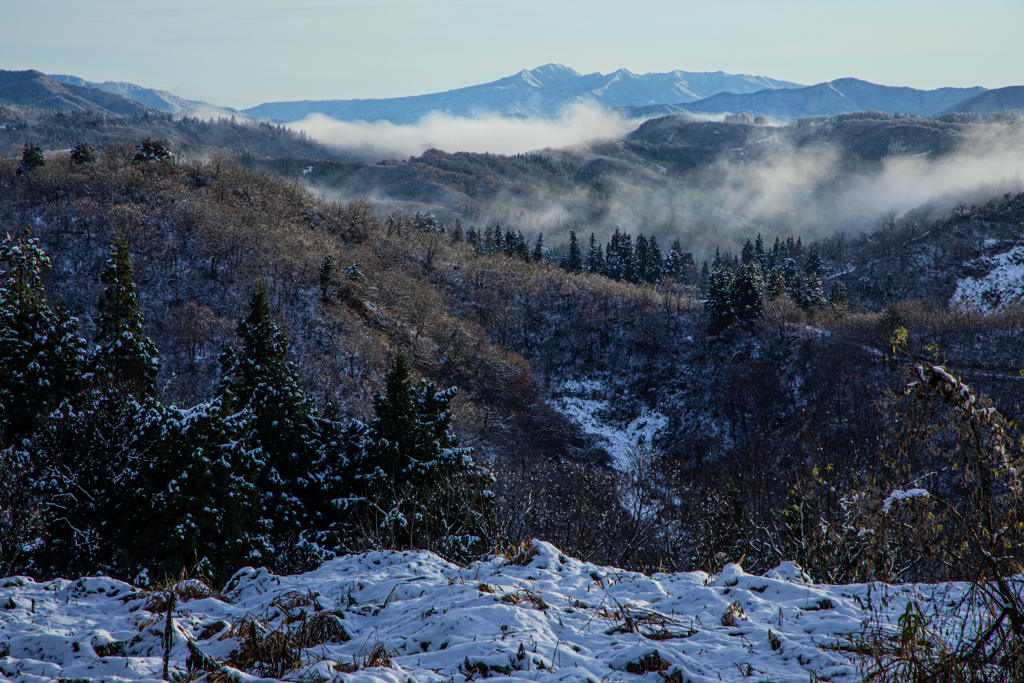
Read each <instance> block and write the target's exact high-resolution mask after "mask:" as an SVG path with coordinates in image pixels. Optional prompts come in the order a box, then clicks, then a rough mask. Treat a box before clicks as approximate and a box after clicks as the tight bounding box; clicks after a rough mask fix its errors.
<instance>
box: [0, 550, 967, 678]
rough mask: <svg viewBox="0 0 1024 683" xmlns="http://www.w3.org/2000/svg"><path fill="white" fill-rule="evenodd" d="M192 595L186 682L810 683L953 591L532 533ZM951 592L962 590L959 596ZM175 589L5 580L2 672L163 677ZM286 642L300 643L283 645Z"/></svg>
mask: <svg viewBox="0 0 1024 683" xmlns="http://www.w3.org/2000/svg"><path fill="white" fill-rule="evenodd" d="M192 588H193V591H192V594H191V595H183V597H182V598H181V600H179V602H178V604H177V607H176V608H175V609H174V610H173V612H172V616H173V622H172V629H173V630H172V631H171V632H172V634H173V636H172V638H171V643H170V645H171V647H170V649H169V670H170V671H169V673H170V674H171V679H172V680H179V679H181V678H183V677H184V676H185V674H186V672H187V671H188V670H189V669H192V670H193V673H194V675H199V674H200V673H202V671H203V670H205V671H209V672H211V673H212V674H213V675H214V677H216V678H218V679H220V680H234V681H247V682H249V681H257V680H260V679H259V678H254V676H262V677H272V678H275V679H277V678H280V679H285V680H292V681H312V680H321V681H344V682H346V683H409V682H412V683H468V681H471V680H475V679H477V678H481V677H486V676H488V675H496V674H500V675H501V676H503V677H509V678H513V679H520V680H529V681H545V682H549V683H555V682H556V681H558V682H559V683H594V682H596V681H606V682H609V683H611V682H615V683H619V682H623V683H664V681H679V682H681V683H685V682H687V681H689V682H691V683H709V682H711V681H714V682H717V681H750V680H760V681H764V680H770V681H775V682H776V683H786V682H793V683H796V682H799V683H806V681H808V680H829V681H835V682H839V681H855V680H859V677H858V675H857V673H858V662H857V659H856V655H855V654H854V653H852V652H851V651H850V649H851V648H850V642H849V640H848V638H847V636H848V634H853V633H855V632H857V631H858V630H859V629H860V628H861V624H862V622H863V621H864V620H865V619H866V618H868V617H869V614H868V613H867V612H866V611H865V609H864V605H867V604H870V603H871V602H872V597H869V596H873V598H874V604H875V605H876V606H879V607H878V609H881V610H882V611H883V612H882V614H881V617H882V618H883V619H887V620H889V622H890V623H892V624H895V623H896V622H897V619H898V617H899V615H900V614H901V613H902V612H903V611H904V610H905V609H906V605H907V602H908V600H911V599H913V600H916V601H918V603H919V604H920V605H921V606H922V608H923V609H925V610H926V611H928V609H929V601H930V599H931V597H932V596H933V595H935V596H936V598H938V597H939V596H938V595H937V593H936V591H937V590H940V588H941V587H940V588H936V587H926V586H921V587H915V586H905V587H888V586H884V585H880V584H872V585H868V584H859V585H849V586H827V585H816V584H813V583H811V582H810V581H809V579H808V578H807V577H806V575H805V574H803V572H802V571H801V570H800V568H799V567H797V566H796V565H794V564H793V563H784V564H783V565H780V566H779V567H778V568H777V569H776V570H773V571H769V572H768V573H767V574H766V575H765V576H756V575H753V574H747V573H745V572H744V571H743V570H742V569H741V568H740V567H739V566H738V565H734V564H729V565H726V566H725V568H724V569H723V571H722V572H721V573H720V574H718V575H709V574H705V573H703V572H691V573H680V574H654V575H652V576H645V575H643V574H638V573H633V572H626V571H620V570H617V569H614V568H611V567H601V566H596V565H591V564H587V563H584V562H580V561H577V560H575V559H572V558H567V557H565V556H564V555H563V554H562V553H560V552H559V551H558V549H557V548H555V547H554V546H551V545H549V544H547V543H541V542H538V541H534V542H532V544H530V545H527V546H525V547H524V548H522V549H520V550H519V551H518V555H516V556H515V557H514V558H512V561H508V560H506V558H505V557H503V556H500V555H499V556H497V557H492V558H490V559H488V560H486V561H483V562H479V563H476V564H473V565H470V566H469V567H465V568H461V567H458V566H456V565H453V564H450V563H448V562H446V561H444V560H442V559H440V558H439V557H437V556H436V555H433V554H430V553H427V552H374V553H367V554H363V555H354V556H348V557H342V558H338V559H335V560H332V561H330V562H327V563H325V564H324V565H323V566H321V567H320V568H319V569H317V570H315V571H311V572H308V573H306V574H300V575H296V576H275V575H273V574H270V573H269V572H267V571H266V570H265V569H251V568H247V569H243V570H241V571H239V572H238V573H237V574H236V575H235V576H234V577H233V578H232V579H231V580H230V581H229V583H228V585H227V586H226V587H225V588H224V591H223V593H218V592H214V594H212V595H207V596H206V597H203V595H201V593H202V591H197V590H194V589H195V586H193V587H192ZM944 590H946V591H947V593H946V594H945V595H944V596H942V597H943V598H944V599H947V600H948V599H949V598H950V597H955V596H952V595H951V594H950V593H949V592H948V591H952V592H953V593H957V592H958V591H959V590H960V589H959V588H958V587H956V586H946V587H945V588H944ZM883 593H884V594H885V599H884V600H881V599H880V597H881V596H882V595H883ZM162 600H163V594H162V593H147V592H144V591H142V590H140V589H137V588H134V587H133V586H131V585H129V584H126V583H123V582H120V581H116V580H113V579H110V578H105V577H91V578H82V579H79V580H77V581H67V580H62V579H58V580H54V581H49V582H46V583H36V582H34V581H32V580H31V579H25V578H20V577H13V578H9V579H0V605H2V611H0V614H2V618H0V678H6V679H8V680H13V681H23V682H25V683H35V682H36V681H43V680H57V679H66V680H67V679H74V680H83V681H84V680H104V681H154V682H155V681H157V680H159V679H160V677H161V673H162V667H163V662H162V659H163V654H164V644H163V643H164V638H163V634H164V630H165V624H166V609H165V608H164V607H163V602H162ZM314 624H316V625H317V626H316V628H313V626H312V625H314ZM286 636H287V637H288V638H290V642H291V646H289V647H280V645H281V644H283V643H285V642H288V641H286V640H285V638H286ZM297 640H301V641H302V643H303V644H304V646H298V645H295V642H296V641H297ZM275 642H276V643H277V644H278V647H275V648H269V647H268V648H263V646H264V645H269V644H271V643H275ZM261 648H263V649H261ZM271 650H273V651H275V652H276V653H277V654H276V655H273V656H271V655H270V654H269V652H270V651H271ZM254 653H263V656H264V660H263V661H259V659H258V657H256V656H255V654H254ZM275 661H276V663H275ZM282 662H284V663H285V664H286V666H282V664H281V663H282ZM240 669H244V673H243V671H241V670H240Z"/></svg>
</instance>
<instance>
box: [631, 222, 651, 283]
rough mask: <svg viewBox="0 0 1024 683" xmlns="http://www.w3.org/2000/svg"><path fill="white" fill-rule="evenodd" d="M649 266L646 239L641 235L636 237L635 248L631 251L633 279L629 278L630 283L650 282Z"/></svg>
mask: <svg viewBox="0 0 1024 683" xmlns="http://www.w3.org/2000/svg"><path fill="white" fill-rule="evenodd" d="M650 265H651V264H650V253H649V250H648V243H647V238H646V237H644V235H643V234H642V233H641V234H640V235H639V236H637V238H636V247H635V248H634V249H633V277H632V278H630V282H651V281H652V280H651V277H650V272H649V271H650Z"/></svg>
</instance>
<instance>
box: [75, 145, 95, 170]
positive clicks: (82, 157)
mask: <svg viewBox="0 0 1024 683" xmlns="http://www.w3.org/2000/svg"><path fill="white" fill-rule="evenodd" d="M71 160H72V161H73V162H75V164H76V165H79V166H80V165H82V164H92V163H95V162H96V149H95V148H94V147H93V146H92V145H90V144H89V143H88V142H79V143H78V144H77V145H75V146H74V147H72V148H71Z"/></svg>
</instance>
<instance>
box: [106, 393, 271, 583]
mask: <svg viewBox="0 0 1024 683" xmlns="http://www.w3.org/2000/svg"><path fill="white" fill-rule="evenodd" d="M229 412H230V411H229V406H228V405H227V403H226V402H225V400H224V398H223V397H220V398H216V399H214V400H212V401H209V402H206V403H202V404H200V405H198V406H196V407H194V408H191V409H189V410H182V409H179V408H176V407H174V406H164V405H162V404H160V403H158V402H152V403H151V404H150V405H149V406H148V410H146V411H145V412H144V413H143V414H141V415H140V419H139V423H138V426H137V428H136V435H137V438H136V439H135V440H134V444H135V450H136V451H137V456H138V457H137V458H136V460H137V462H138V470H137V474H136V477H135V480H134V482H133V485H132V486H131V487H129V488H127V490H126V491H125V495H126V497H127V498H128V503H129V504H128V505H126V506H125V508H124V510H125V514H124V516H123V517H122V518H121V519H119V520H117V526H118V528H121V529H123V530H124V533H123V534H119V536H120V538H119V542H118V544H117V548H116V551H115V557H114V564H115V565H116V566H117V568H118V570H119V573H120V574H122V575H125V576H128V577H132V576H135V575H136V574H137V573H138V572H139V571H140V570H143V569H145V570H147V571H148V573H149V575H150V576H153V577H160V576H168V575H170V576H173V575H175V574H177V573H178V572H180V571H181V569H182V568H183V567H191V566H193V565H194V564H195V563H196V562H197V561H198V562H199V563H200V564H201V565H202V566H203V568H204V569H205V570H206V573H207V574H209V575H211V576H212V577H213V578H215V579H217V580H218V581H220V580H226V579H227V577H228V576H230V575H231V574H232V573H234V572H235V571H236V570H237V569H239V568H241V567H243V566H245V565H246V564H253V563H257V562H260V563H263V562H266V559H265V558H266V557H267V554H268V551H269V548H267V547H266V546H265V545H264V544H263V543H262V541H261V539H260V538H259V532H258V522H259V518H260V509H261V501H260V491H259V490H258V489H257V488H256V484H255V481H256V478H257V474H258V471H259V468H260V467H261V466H262V465H263V462H262V460H261V457H262V453H261V452H260V451H259V450H258V449H253V447H252V446H250V445H247V444H246V441H245V439H243V438H242V437H243V434H241V433H239V431H238V427H239V424H238V422H237V421H234V422H233V421H232V420H230V419H229Z"/></svg>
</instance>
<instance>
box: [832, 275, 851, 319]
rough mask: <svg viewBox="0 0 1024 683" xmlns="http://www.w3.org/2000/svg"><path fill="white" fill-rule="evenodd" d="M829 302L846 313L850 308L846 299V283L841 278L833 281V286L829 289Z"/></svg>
mask: <svg viewBox="0 0 1024 683" xmlns="http://www.w3.org/2000/svg"><path fill="white" fill-rule="evenodd" d="M828 304H829V306H834V307H835V308H836V309H837V310H839V311H841V312H844V313H845V312H846V311H848V310H849V306H848V304H847V301H846V285H844V284H843V283H842V282H840V281H839V280H833V281H832V286H831V287H830V288H829V290H828Z"/></svg>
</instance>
